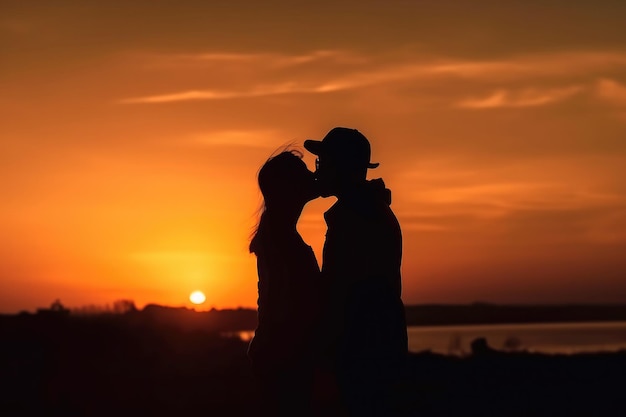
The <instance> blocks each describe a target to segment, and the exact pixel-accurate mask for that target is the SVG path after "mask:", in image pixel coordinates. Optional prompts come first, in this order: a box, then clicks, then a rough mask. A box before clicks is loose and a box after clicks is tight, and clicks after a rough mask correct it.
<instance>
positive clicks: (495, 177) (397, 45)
mask: <svg viewBox="0 0 626 417" xmlns="http://www.w3.org/2000/svg"><path fill="white" fill-rule="evenodd" d="M296 4H297V6H295V5H296ZM625 21H626V2H624V1H623V0H616V1H608V0H603V1H593V2H591V1H572V0H568V1H566V0H559V1H555V0H544V1H541V2H531V1H528V0H526V1H471V2H470V1H446V0H437V1H434V0H433V1H394V0H390V1H385V2H383V1H364V0H360V1H356V0H353V1H337V0H333V1H326V0H322V1H316V2H307V3H306V4H305V3H304V2H293V1H263V2H261V1H257V0H242V1H237V0H229V1H182V0H179V1H158V0H143V1H121V0H120V1H112V0H111V1H100V0H99V1H95V0H83V1H33V2H30V1H29V2H27V1H6V0H0V91H1V94H0V126H1V127H0V186H1V189H2V197H1V198H0V312H16V311H19V310H23V309H27V310H33V309H35V308H36V307H39V306H46V305H49V304H50V302H52V301H53V300H54V299H56V298H60V299H61V301H62V302H63V303H64V304H66V305H68V306H72V307H77V306H81V305H87V304H99V305H102V304H105V303H109V302H112V301H114V300H116V299H120V298H129V299H133V300H135V301H136V302H137V304H138V305H139V306H142V305H144V304H145V303H149V302H155V303H161V304H168V305H189V304H188V303H189V302H188V300H187V297H188V295H189V293H191V292H192V291H194V290H201V291H203V292H205V294H206V296H207V303H206V304H205V307H206V308H209V307H211V306H215V307H218V308H226V307H237V306H246V307H252V306H254V305H255V302H256V264H255V258H254V257H253V256H252V255H250V254H248V252H247V244H248V237H249V234H250V232H251V229H252V227H253V226H254V224H255V221H256V210H257V209H258V207H259V204H260V201H261V200H260V194H259V192H258V191H257V187H256V172H257V170H258V169H259V167H260V166H261V164H262V163H263V162H264V161H265V160H266V158H267V157H268V156H269V155H271V154H272V152H274V150H275V149H277V148H279V147H281V146H284V145H286V144H290V143H295V144H302V142H303V141H304V140H305V139H307V138H319V139H321V138H322V137H323V136H324V134H325V133H326V132H327V131H328V130H329V129H331V128H332V127H334V126H347V127H354V128H357V129H359V130H360V131H361V132H363V133H364V134H365V135H366V136H367V137H368V138H369V139H370V141H371V143H372V149H373V153H372V160H373V161H376V162H380V163H381V165H380V167H379V168H378V169H376V170H372V171H370V177H371V178H377V177H382V178H383V179H384V180H385V182H386V184H387V186H388V187H389V188H391V189H392V192H393V203H392V208H393V209H394V211H395V213H396V214H397V216H398V218H399V220H400V223H401V226H402V229H403V236H404V244H405V248H404V260H403V282H404V297H403V298H404V301H405V303H407V304H414V303H435V302H437V303H439V302H441V303H457V302H472V301H489V302H499V303H505V302H507V303H508V302H511V303H556V302H626V30H624V22H625ZM313 160H314V159H313V157H312V156H310V155H307V156H306V157H305V162H307V164H308V166H309V168H310V169H313ZM332 203H333V199H324V200H319V201H316V202H314V203H312V204H310V205H309V206H307V208H306V209H305V213H304V214H303V217H302V219H301V223H300V227H299V228H300V231H301V233H302V235H303V237H304V238H305V240H307V242H309V243H310V244H311V245H312V246H313V248H314V249H315V251H316V253H317V254H318V258H319V261H320V263H321V248H322V244H323V238H324V233H325V224H324V222H323V218H322V213H323V212H324V211H325V210H326V209H327V208H328V207H329V206H330V205H332Z"/></svg>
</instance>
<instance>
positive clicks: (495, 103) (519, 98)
mask: <svg viewBox="0 0 626 417" xmlns="http://www.w3.org/2000/svg"><path fill="white" fill-rule="evenodd" d="M581 91H583V87H582V86H570V87H565V88H556V89H538V88H530V89H524V90H520V91H511V90H507V89H501V90H497V91H494V92H493V93H492V94H490V95H488V96H486V97H482V98H469V99H465V100H461V101H459V102H458V103H457V106H458V107H462V108H467V109H495V108H502V107H539V106H545V105H548V104H552V103H556V102H559V101H563V100H566V99H568V98H570V97H573V96H575V95H576V94H578V93H580V92H581Z"/></svg>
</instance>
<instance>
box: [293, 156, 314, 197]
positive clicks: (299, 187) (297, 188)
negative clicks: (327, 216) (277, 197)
mask: <svg viewBox="0 0 626 417" xmlns="http://www.w3.org/2000/svg"><path fill="white" fill-rule="evenodd" d="M292 180H293V188H294V189H293V193H294V194H295V195H298V196H299V197H301V198H302V200H301V201H302V202H305V203H307V202H309V201H311V200H314V199H316V198H317V197H319V196H320V193H319V187H318V185H319V184H318V182H317V181H316V180H315V174H314V173H313V172H311V171H309V169H308V168H307V166H306V164H305V163H304V161H303V160H301V159H299V160H298V163H297V164H295V167H294V172H293V177H292Z"/></svg>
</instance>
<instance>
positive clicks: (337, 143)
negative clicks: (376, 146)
mask: <svg viewBox="0 0 626 417" xmlns="http://www.w3.org/2000/svg"><path fill="white" fill-rule="evenodd" d="M304 147H305V148H306V149H307V150H308V151H309V152H311V153H312V154H315V155H317V156H318V159H317V161H316V172H315V174H316V177H317V180H318V181H319V186H320V190H321V195H322V197H328V196H331V195H337V194H338V193H339V192H341V191H342V189H345V188H346V187H350V186H351V185H353V184H357V183H359V182H361V181H365V178H366V176H367V169H368V168H376V167H377V166H378V164H373V163H371V162H370V154H371V149H370V143H369V141H368V140H367V138H366V137H365V136H363V134H362V133H361V132H359V131H358V130H356V129H349V128H346V127H335V128H334V129H332V130H331V131H330V132H328V133H327V134H326V136H324V139H322V140H321V141H319V140H312V139H309V140H306V141H305V142H304Z"/></svg>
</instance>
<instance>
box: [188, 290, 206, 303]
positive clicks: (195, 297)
mask: <svg viewBox="0 0 626 417" xmlns="http://www.w3.org/2000/svg"><path fill="white" fill-rule="evenodd" d="M189 301H191V302H192V303H194V304H202V303H204V302H205V301H206V296H205V295H204V293H203V292H202V291H194V292H192V293H191V294H189Z"/></svg>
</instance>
